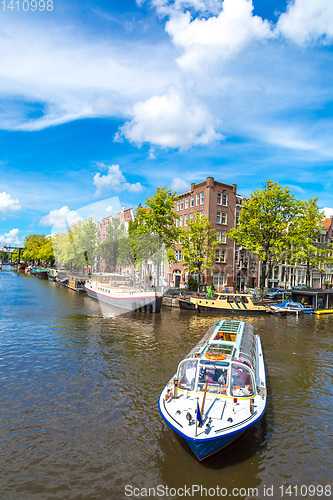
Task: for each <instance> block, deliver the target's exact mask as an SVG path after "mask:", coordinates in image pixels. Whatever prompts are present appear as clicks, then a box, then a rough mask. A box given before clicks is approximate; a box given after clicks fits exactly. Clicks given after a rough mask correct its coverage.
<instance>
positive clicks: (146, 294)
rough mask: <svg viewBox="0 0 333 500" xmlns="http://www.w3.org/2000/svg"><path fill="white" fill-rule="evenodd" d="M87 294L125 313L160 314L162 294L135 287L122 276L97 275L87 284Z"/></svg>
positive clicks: (128, 279) (112, 274)
mask: <svg viewBox="0 0 333 500" xmlns="http://www.w3.org/2000/svg"><path fill="white" fill-rule="evenodd" d="M85 289H86V292H87V294H88V295H89V296H90V297H93V298H94V299H98V300H100V301H101V302H105V303H106V304H110V305H111V306H114V307H117V308H119V309H120V310H123V311H142V312H160V310H161V305H162V294H160V293H157V292H156V291H155V290H144V289H143V288H139V287H136V286H134V285H133V283H132V281H131V279H130V278H129V277H127V276H124V275H122V274H116V273H96V274H93V275H92V277H91V279H90V280H89V281H88V282H87V283H86V284H85Z"/></svg>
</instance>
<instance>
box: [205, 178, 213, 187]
mask: <svg viewBox="0 0 333 500" xmlns="http://www.w3.org/2000/svg"><path fill="white" fill-rule="evenodd" d="M206 186H207V187H208V186H211V187H213V186H214V177H207V179H206Z"/></svg>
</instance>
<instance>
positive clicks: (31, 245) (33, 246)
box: [23, 234, 46, 262]
mask: <svg viewBox="0 0 333 500" xmlns="http://www.w3.org/2000/svg"><path fill="white" fill-rule="evenodd" d="M45 242H46V237H45V234H29V236H26V237H25V238H24V242H23V248H24V250H23V258H24V260H26V261H27V262H32V261H34V260H38V261H39V260H40V256H39V254H40V251H41V248H42V247H43V245H44V244H45Z"/></svg>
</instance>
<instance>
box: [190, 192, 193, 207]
mask: <svg viewBox="0 0 333 500" xmlns="http://www.w3.org/2000/svg"><path fill="white" fill-rule="evenodd" d="M190 206H191V207H194V194H192V195H191V205H190Z"/></svg>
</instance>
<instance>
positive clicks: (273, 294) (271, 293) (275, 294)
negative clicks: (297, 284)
mask: <svg viewBox="0 0 333 500" xmlns="http://www.w3.org/2000/svg"><path fill="white" fill-rule="evenodd" d="M286 294H288V290H284V289H282V288H270V289H269V290H267V292H266V293H265V298H266V299H283V298H284V297H285V295H286Z"/></svg>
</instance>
